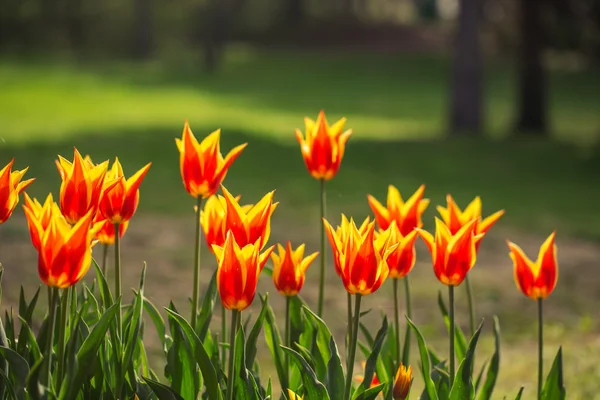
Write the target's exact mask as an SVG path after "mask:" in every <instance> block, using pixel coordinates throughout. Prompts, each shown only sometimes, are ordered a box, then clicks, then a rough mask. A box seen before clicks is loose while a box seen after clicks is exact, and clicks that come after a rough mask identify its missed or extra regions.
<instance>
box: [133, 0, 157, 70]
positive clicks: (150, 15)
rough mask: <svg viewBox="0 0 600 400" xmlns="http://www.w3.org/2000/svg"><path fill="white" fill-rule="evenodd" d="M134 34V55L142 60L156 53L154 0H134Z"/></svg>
mask: <svg viewBox="0 0 600 400" xmlns="http://www.w3.org/2000/svg"><path fill="white" fill-rule="evenodd" d="M133 7H134V10H133V11H134V18H135V25H134V32H133V48H132V50H133V51H132V54H133V55H134V56H135V57H136V58H138V59H141V60H146V59H148V58H150V57H151V56H152V52H153V51H154V8H153V4H152V0H134V3H133Z"/></svg>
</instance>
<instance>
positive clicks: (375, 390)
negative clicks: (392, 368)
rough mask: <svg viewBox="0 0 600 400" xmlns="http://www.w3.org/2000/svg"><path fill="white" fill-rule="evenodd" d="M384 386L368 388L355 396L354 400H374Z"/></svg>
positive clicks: (383, 384)
mask: <svg viewBox="0 0 600 400" xmlns="http://www.w3.org/2000/svg"><path fill="white" fill-rule="evenodd" d="M385 385H386V384H385V383H381V384H379V385H377V386H373V387H370V388H368V389H366V390H365V391H363V392H361V393H360V394H359V395H358V396H356V397H355V398H354V400H375V399H376V398H377V396H379V393H381V391H382V390H383V388H384V386H385Z"/></svg>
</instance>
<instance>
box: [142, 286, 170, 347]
mask: <svg viewBox="0 0 600 400" xmlns="http://www.w3.org/2000/svg"><path fill="white" fill-rule="evenodd" d="M144 310H146V313H147V314H148V316H149V317H150V319H151V320H152V323H154V327H155V328H156V333H157V334H158V339H159V340H160V343H161V344H162V349H163V353H165V355H166V353H167V350H168V349H167V340H166V336H167V329H166V326H165V320H164V319H163V317H162V316H161V315H160V312H159V311H158V309H157V308H156V306H155V305H154V304H153V303H152V302H151V301H150V300H149V299H148V298H146V297H144Z"/></svg>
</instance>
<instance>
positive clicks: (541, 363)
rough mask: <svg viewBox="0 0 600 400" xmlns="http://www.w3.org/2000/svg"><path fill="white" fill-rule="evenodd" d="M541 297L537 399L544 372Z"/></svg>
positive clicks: (540, 305) (540, 396) (539, 308)
mask: <svg viewBox="0 0 600 400" xmlns="http://www.w3.org/2000/svg"><path fill="white" fill-rule="evenodd" d="M543 301H544V300H543V299H542V298H538V300H537V302H538V388H537V389H538V400H540V399H541V398H542V379H543V374H544V315H543V307H542V303H543Z"/></svg>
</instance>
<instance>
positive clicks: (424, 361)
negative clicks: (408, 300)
mask: <svg viewBox="0 0 600 400" xmlns="http://www.w3.org/2000/svg"><path fill="white" fill-rule="evenodd" d="M406 321H407V322H408V325H409V326H410V327H411V329H412V330H413V331H414V332H415V335H416V336H417V343H418V344H419V354H420V355H421V373H422V375H423V380H424V381H425V388H426V389H427V395H428V396H429V399H430V400H438V394H437V391H436V389H435V384H434V382H433V380H432V379H431V375H430V374H431V362H430V360H429V352H428V351H427V345H426V344H425V338H423V334H421V331H420V330H419V328H417V326H416V325H415V324H414V323H413V322H412V321H411V320H410V318H408V317H406ZM463 400H464V399H463Z"/></svg>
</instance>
